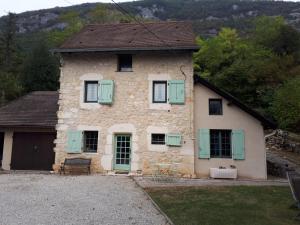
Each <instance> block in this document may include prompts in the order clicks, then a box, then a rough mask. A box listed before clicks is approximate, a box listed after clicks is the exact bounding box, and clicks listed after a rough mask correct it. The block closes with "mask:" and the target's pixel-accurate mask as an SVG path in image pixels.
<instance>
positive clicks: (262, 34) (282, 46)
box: [254, 16, 300, 55]
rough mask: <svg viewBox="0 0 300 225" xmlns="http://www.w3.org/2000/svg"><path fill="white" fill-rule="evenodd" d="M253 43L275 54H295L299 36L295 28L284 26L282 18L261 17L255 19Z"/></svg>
mask: <svg viewBox="0 0 300 225" xmlns="http://www.w3.org/2000/svg"><path fill="white" fill-rule="evenodd" d="M254 22H255V31H254V42H255V43H257V44H259V45H262V46H264V47H266V48H268V49H271V50H272V51H273V52H274V53H275V54H278V55H286V54H296V53H297V52H298V51H299V47H300V35H299V33H298V32H297V30H295V28H293V27H291V26H288V25H286V24H285V21H284V18H283V17H267V16H262V17H258V18H256V19H255V21H254Z"/></svg>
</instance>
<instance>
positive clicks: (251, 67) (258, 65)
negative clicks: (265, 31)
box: [194, 28, 282, 109]
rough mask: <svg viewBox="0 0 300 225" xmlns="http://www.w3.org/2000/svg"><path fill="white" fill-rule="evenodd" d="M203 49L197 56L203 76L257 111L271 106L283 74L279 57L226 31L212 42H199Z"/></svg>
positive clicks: (197, 69)
mask: <svg viewBox="0 0 300 225" xmlns="http://www.w3.org/2000/svg"><path fill="white" fill-rule="evenodd" d="M198 43H199V45H200V50H199V51H198V52H197V53H196V54H195V55H194V63H195V70H196V71H197V72H198V73H199V74H200V76H202V77H205V78H206V79H208V80H209V81H210V82H212V83H214V84H215V85H217V86H219V87H221V88H222V89H225V90H227V91H228V92H229V93H231V94H233V95H234V96H238V97H239V99H240V100H242V101H243V102H245V103H246V104H248V105H249V106H252V107H254V108H256V109H265V108H267V107H268V106H269V103H270V97H271V96H272V93H273V90H274V86H276V85H277V84H278V82H280V81H281V79H282V78H281V77H282V73H281V69H280V65H279V64H278V62H277V61H278V59H277V57H276V56H275V55H274V54H273V53H272V51H271V50H268V49H265V48H264V47H261V46H259V45H256V44H254V43H252V42H250V41H248V40H244V39H242V38H240V37H239V35H238V34H237V32H236V30H233V29H229V28H223V29H222V30H221V31H220V33H219V35H218V36H216V37H214V38H211V39H207V40H204V39H198Z"/></svg>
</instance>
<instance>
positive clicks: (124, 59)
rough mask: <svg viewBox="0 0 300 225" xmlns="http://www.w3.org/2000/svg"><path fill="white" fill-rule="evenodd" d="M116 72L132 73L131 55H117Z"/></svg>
mask: <svg viewBox="0 0 300 225" xmlns="http://www.w3.org/2000/svg"><path fill="white" fill-rule="evenodd" d="M118 71H119V72H131V71H132V55H128V54H122V55H118Z"/></svg>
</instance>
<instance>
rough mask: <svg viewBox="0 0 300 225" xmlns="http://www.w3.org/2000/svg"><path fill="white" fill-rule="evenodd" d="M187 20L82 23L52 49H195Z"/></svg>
mask: <svg viewBox="0 0 300 225" xmlns="http://www.w3.org/2000/svg"><path fill="white" fill-rule="evenodd" d="M195 38H196V37H195V35H194V33H193V28H192V24H191V23H190V22H151V23H149V22H148V23H143V24H140V23H120V24H96V25H88V26H86V27H84V28H83V29H82V30H81V31H80V32H79V33H77V34H75V35H74V36H73V37H71V38H70V39H68V40H67V41H65V42H64V43H63V44H62V45H61V46H60V48H58V49H54V50H53V51H54V52H98V51H100V52H105V51H141V50H143V51H147V50H192V51H194V50H198V49H199V47H198V46H197V45H196V42H195Z"/></svg>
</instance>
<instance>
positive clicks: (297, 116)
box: [272, 76, 300, 132]
mask: <svg viewBox="0 0 300 225" xmlns="http://www.w3.org/2000/svg"><path fill="white" fill-rule="evenodd" d="M272 110H273V113H274V117H275V118H276V119H277V121H278V123H279V124H280V126H281V127H282V128H285V129H290V130H294V131H297V132H300V76H297V77H295V78H293V79H291V80H289V81H287V82H285V83H284V84H283V85H282V87H280V88H279V89H278V90H277V91H276V92H275V97H274V101H273V107H272Z"/></svg>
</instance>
